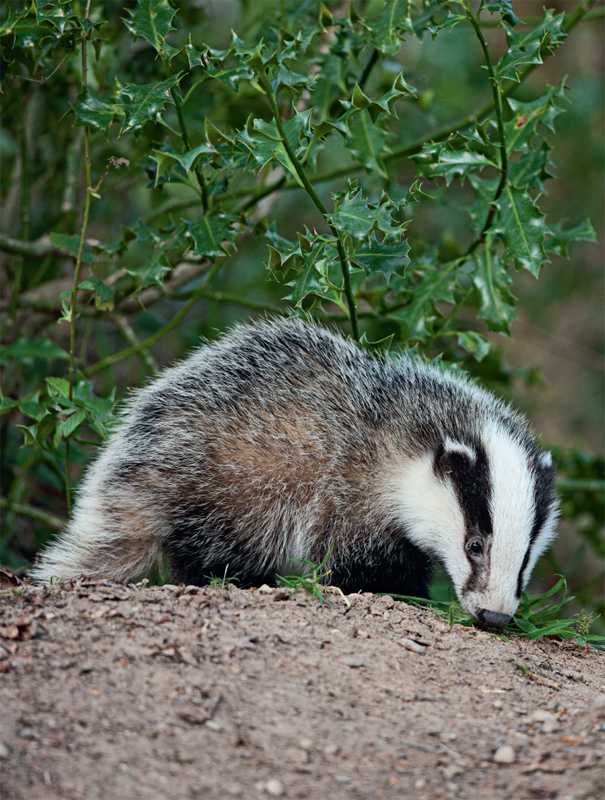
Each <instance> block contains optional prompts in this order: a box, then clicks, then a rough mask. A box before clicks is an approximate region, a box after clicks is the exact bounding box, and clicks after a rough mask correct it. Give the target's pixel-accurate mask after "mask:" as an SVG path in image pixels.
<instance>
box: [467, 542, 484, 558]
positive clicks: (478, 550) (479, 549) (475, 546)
mask: <svg viewBox="0 0 605 800" xmlns="http://www.w3.org/2000/svg"><path fill="white" fill-rule="evenodd" d="M468 549H469V552H471V553H472V554H473V555H474V556H480V555H481V554H482V553H483V545H482V544H481V542H478V541H477V540H476V539H475V540H474V541H472V542H471V543H470V544H469V546H468Z"/></svg>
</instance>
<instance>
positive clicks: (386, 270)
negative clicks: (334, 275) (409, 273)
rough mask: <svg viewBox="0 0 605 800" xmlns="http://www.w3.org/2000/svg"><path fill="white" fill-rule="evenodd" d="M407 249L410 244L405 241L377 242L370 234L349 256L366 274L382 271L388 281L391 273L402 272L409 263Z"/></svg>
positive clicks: (399, 273)
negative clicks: (368, 239)
mask: <svg viewBox="0 0 605 800" xmlns="http://www.w3.org/2000/svg"><path fill="white" fill-rule="evenodd" d="M409 251H410V246H409V244H408V243H407V242H406V241H402V242H394V243H387V242H379V241H378V240H377V239H376V236H375V235H374V234H372V235H371V236H370V241H369V242H366V243H365V244H363V245H362V246H361V248H360V249H359V250H357V251H356V252H355V253H354V254H353V255H352V256H351V260H352V261H354V262H355V263H356V264H359V266H360V267H361V268H362V269H363V270H364V272H365V273H366V275H369V274H370V273H371V272H382V274H383V275H384V277H385V278H386V279H387V282H388V281H389V280H390V278H391V276H392V275H402V274H403V270H404V269H405V267H406V266H407V265H408V264H409V263H410V259H409V258H408V253H409Z"/></svg>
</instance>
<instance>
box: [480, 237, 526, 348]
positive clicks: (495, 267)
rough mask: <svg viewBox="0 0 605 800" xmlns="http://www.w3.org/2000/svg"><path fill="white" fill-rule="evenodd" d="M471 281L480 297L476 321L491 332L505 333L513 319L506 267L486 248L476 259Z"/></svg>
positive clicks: (513, 313) (495, 254)
mask: <svg viewBox="0 0 605 800" xmlns="http://www.w3.org/2000/svg"><path fill="white" fill-rule="evenodd" d="M471 277H472V281H473V283H474V284H475V287H476V289H477V292H478V295H479V313H478V314H477V316H478V317H479V319H483V320H485V324H486V326H487V328H488V330H490V331H500V332H501V333H508V330H509V326H510V324H511V322H512V321H513V319H515V317H516V314H515V300H516V298H515V297H514V296H513V295H512V294H511V292H510V289H509V286H510V284H511V279H510V276H509V274H508V270H507V269H506V264H505V263H504V262H503V261H502V260H501V259H500V258H499V256H498V255H497V253H496V252H494V251H493V250H492V249H491V247H490V246H489V245H488V246H486V247H485V249H484V250H483V252H482V253H481V255H480V256H478V257H477V258H475V270H474V272H473V273H472V276H471Z"/></svg>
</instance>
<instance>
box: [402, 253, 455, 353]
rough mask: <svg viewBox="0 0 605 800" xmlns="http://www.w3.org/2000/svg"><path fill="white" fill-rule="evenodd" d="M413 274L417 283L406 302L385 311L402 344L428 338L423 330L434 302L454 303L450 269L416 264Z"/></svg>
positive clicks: (427, 264)
mask: <svg viewBox="0 0 605 800" xmlns="http://www.w3.org/2000/svg"><path fill="white" fill-rule="evenodd" d="M416 275H417V277H418V279H419V280H418V283H417V284H416V286H414V287H413V289H412V290H411V292H410V294H411V297H410V302H409V303H408V304H407V305H405V306H403V307H402V308H399V309H396V310H395V311H391V312H389V314H388V315H387V316H388V318H389V319H392V320H394V321H395V322H398V323H399V324H400V326H401V336H402V339H403V340H404V341H406V340H409V339H419V340H423V339H425V338H426V337H427V336H429V335H430V332H429V330H428V328H427V323H429V322H430V321H431V319H432V317H433V316H434V314H431V312H432V311H433V310H434V306H435V303H439V302H446V303H452V304H453V303H454V302H455V299H454V294H453V286H452V284H453V268H450V269H447V268H444V265H442V264H436V263H433V262H432V261H431V262H426V261H423V262H421V263H420V264H418V267H417V270H416Z"/></svg>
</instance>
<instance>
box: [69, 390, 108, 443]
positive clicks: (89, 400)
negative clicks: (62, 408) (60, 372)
mask: <svg viewBox="0 0 605 800" xmlns="http://www.w3.org/2000/svg"><path fill="white" fill-rule="evenodd" d="M115 395H116V390H115V387H114V388H113V389H112V390H111V393H110V394H109V395H108V396H107V397H97V395H95V393H94V384H93V382H92V381H87V380H80V381H78V382H77V383H76V385H75V386H74V403H75V404H76V405H77V406H79V407H80V408H83V409H84V410H85V411H87V412H88V414H89V416H90V419H91V422H93V423H96V425H93V427H95V430H97V431H98V432H99V433H100V435H101V436H104V435H105V429H104V424H105V423H106V422H107V421H108V420H109V418H110V417H111V415H112V413H113V409H114V406H115V404H116V399H115ZM97 426H98V427H97Z"/></svg>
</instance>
